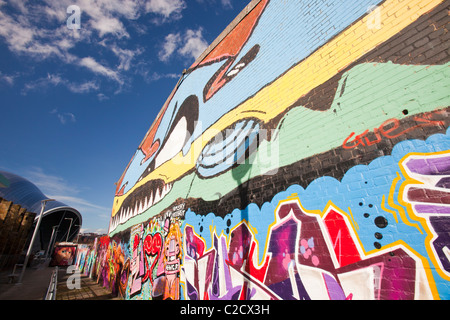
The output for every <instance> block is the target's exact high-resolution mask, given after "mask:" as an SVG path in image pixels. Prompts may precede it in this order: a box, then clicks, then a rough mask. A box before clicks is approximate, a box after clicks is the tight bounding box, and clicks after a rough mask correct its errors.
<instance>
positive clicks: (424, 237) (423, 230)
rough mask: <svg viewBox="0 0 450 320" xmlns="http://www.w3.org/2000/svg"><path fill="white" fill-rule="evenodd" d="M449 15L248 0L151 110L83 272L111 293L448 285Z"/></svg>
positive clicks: (348, 294)
mask: <svg viewBox="0 0 450 320" xmlns="http://www.w3.org/2000/svg"><path fill="white" fill-rule="evenodd" d="M448 12H449V11H448V2H447V1H437V0H436V1H435V0H427V1H423V0H420V1H418V0H412V1H398V0H385V1H375V0H370V1H367V0H363V1H361V0H360V1H343V0H342V1H318V0H308V1H276V0H270V1H269V0H261V1H252V2H251V3H250V4H249V5H248V7H247V9H246V10H244V12H243V13H242V14H241V15H240V16H239V17H238V18H237V19H236V20H235V21H234V22H233V23H232V25H230V27H229V28H227V30H225V31H224V33H223V34H222V35H221V36H220V37H219V38H218V39H217V41H215V42H214V43H213V44H212V45H211V46H210V48H209V49H208V50H207V51H206V52H205V53H204V54H202V56H201V57H200V58H199V59H198V60H197V61H196V62H195V63H194V64H193V65H192V67H191V68H190V69H189V70H187V72H186V73H185V74H184V75H183V78H182V79H181V81H180V83H179V84H178V85H177V87H176V88H175V89H174V91H173V92H172V94H171V95H170V97H169V98H168V100H167V102H166V104H165V105H164V106H163V107H162V109H161V112H160V114H159V115H158V117H157V118H156V119H155V121H154V123H153V124H152V125H151V127H150V129H149V131H148V132H147V134H146V135H145V137H144V139H143V141H142V143H141V144H140V145H139V147H138V149H137V151H136V154H135V155H134V156H133V158H132V160H131V161H130V163H129V165H128V166H127V168H126V169H125V171H124V173H123V175H122V176H121V178H120V180H119V181H118V183H117V190H116V195H115V199H114V204H113V210H112V217H111V222H110V229H109V235H108V237H105V238H102V239H99V241H98V242H97V245H96V247H95V248H94V249H92V252H87V251H86V250H83V254H84V256H85V257H88V256H89V257H91V258H89V259H84V260H85V261H89V266H82V267H83V268H84V269H83V270H87V271H86V272H89V273H90V274H91V275H92V276H93V277H97V279H98V280H99V281H100V280H101V281H103V283H104V285H105V286H109V287H110V288H111V290H112V291H113V292H116V293H117V294H120V295H121V296H123V297H124V298H125V299H211V300H216V299H302V300H305V299H375V300H377V299H381V300H384V299H390V300H391V299H448V298H449V297H450V287H449V284H450V282H449V280H450V249H449V248H450V237H449V230H450V220H449V214H450V200H449V199H450V193H449V188H450V176H449V175H450V131H449V130H448V126H449V122H450V118H449V111H450V109H449V104H450V95H449V92H450V78H449V75H450V74H449V71H450V70H449V54H450V50H449V47H448V43H449V41H448V40H449V32H448V24H449V21H450V19H449V14H448ZM80 254H81V251H80ZM93 257H95V258H93Z"/></svg>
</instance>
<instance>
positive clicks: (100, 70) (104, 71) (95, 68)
mask: <svg viewBox="0 0 450 320" xmlns="http://www.w3.org/2000/svg"><path fill="white" fill-rule="evenodd" d="M78 64H79V65H80V66H83V67H86V68H88V69H89V70H91V71H92V72H94V73H97V74H100V75H103V76H105V77H107V78H110V79H112V80H115V81H117V82H118V83H123V81H122V80H121V79H120V76H119V74H118V73H117V72H116V71H114V70H112V69H110V68H107V67H105V66H103V65H102V64H100V63H98V62H97V61H96V60H95V59H94V58H92V57H85V58H83V59H81V60H80V61H79V63H78Z"/></svg>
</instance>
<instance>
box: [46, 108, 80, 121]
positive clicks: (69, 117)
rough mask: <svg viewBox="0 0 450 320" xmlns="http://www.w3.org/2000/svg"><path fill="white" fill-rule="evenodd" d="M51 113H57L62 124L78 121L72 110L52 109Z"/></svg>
mask: <svg viewBox="0 0 450 320" xmlns="http://www.w3.org/2000/svg"><path fill="white" fill-rule="evenodd" d="M50 114H55V115H56V116H57V117H58V119H59V121H60V122H61V124H66V123H67V122H76V121H77V118H76V117H75V115H74V114H73V113H71V112H63V113H60V112H58V109H56V108H55V109H53V110H52V111H50Z"/></svg>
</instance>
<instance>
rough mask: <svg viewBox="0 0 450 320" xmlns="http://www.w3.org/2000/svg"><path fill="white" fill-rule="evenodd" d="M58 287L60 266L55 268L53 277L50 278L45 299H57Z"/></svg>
mask: <svg viewBox="0 0 450 320" xmlns="http://www.w3.org/2000/svg"><path fill="white" fill-rule="evenodd" d="M57 287H58V267H57V266H56V267H55V269H54V270H53V273H52V277H51V279H50V284H49V286H48V289H47V294H46V295H45V299H44V300H55V299H56V288H57Z"/></svg>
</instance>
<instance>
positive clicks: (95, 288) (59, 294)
mask: <svg viewBox="0 0 450 320" xmlns="http://www.w3.org/2000/svg"><path fill="white" fill-rule="evenodd" d="M70 277H73V274H71V273H67V272H66V270H65V269H64V270H61V271H60V275H59V276H58V287H57V290H56V300H121V299H120V298H118V297H114V296H113V295H112V294H111V291H109V289H107V288H105V287H103V286H102V285H100V284H98V283H97V282H96V281H94V280H93V279H91V278H89V277H88V276H86V275H80V282H79V283H76V281H75V280H73V278H71V279H69V278H70ZM74 287H75V288H74Z"/></svg>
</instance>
